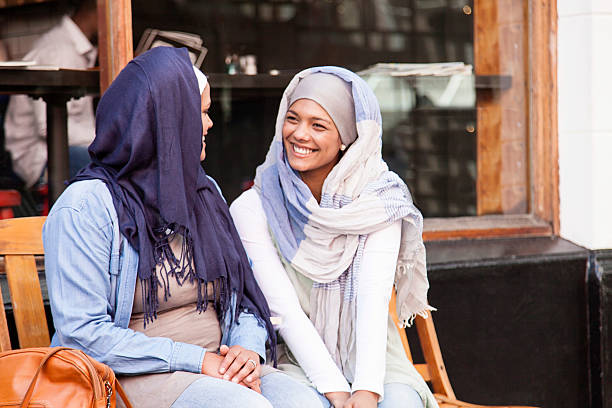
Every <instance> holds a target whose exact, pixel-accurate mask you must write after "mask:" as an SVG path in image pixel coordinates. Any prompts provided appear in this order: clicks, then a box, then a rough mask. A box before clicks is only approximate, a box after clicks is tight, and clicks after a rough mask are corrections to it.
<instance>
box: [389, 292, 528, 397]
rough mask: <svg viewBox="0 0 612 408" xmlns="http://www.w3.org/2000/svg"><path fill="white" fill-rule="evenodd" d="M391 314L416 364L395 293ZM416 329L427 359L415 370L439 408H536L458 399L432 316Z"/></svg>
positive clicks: (416, 322)
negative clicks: (431, 389) (398, 311)
mask: <svg viewBox="0 0 612 408" xmlns="http://www.w3.org/2000/svg"><path fill="white" fill-rule="evenodd" d="M389 313H391V317H392V318H393V322H394V323H395V327H397V329H398V331H399V334H400V337H401V339H402V344H403V345H404V351H405V352H406V355H407V356H408V359H409V360H410V361H413V360H412V353H411V352H410V345H409V344H408V337H407V336H406V331H405V330H404V329H403V328H401V326H400V324H399V319H398V317H397V312H396V294H395V290H393V293H392V294H391V302H389ZM415 325H416V329H417V333H418V336H419V342H420V343H421V350H422V351H423V357H424V358H425V363H423V364H414V367H415V368H416V369H417V371H418V372H419V374H421V376H422V377H423V379H425V381H426V382H429V383H431V387H432V388H433V392H434V396H435V397H436V401H438V404H439V405H440V408H534V407H519V406H506V405H504V406H495V407H494V406H489V405H476V404H469V403H467V402H463V401H459V400H458V399H457V398H456V397H455V392H454V391H453V387H452V386H451V383H450V379H449V378H448V374H447V372H446V368H445V366H444V360H443V359H442V352H441V351H440V344H439V343H438V335H437V334H436V328H435V326H434V323H433V318H432V316H431V313H429V317H428V318H427V319H423V318H422V317H421V316H417V317H416V319H415Z"/></svg>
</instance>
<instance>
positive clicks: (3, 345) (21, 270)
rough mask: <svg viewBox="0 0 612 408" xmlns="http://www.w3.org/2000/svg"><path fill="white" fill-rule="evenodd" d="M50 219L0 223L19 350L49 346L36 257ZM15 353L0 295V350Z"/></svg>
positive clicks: (0, 253)
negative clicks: (43, 232)
mask: <svg viewBox="0 0 612 408" xmlns="http://www.w3.org/2000/svg"><path fill="white" fill-rule="evenodd" d="M45 219H46V217H27V218H13V219H8V220H0V256H3V257H4V268H2V264H1V263H0V273H2V274H6V280H7V282H8V287H9V291H10V297H11V303H12V306H13V316H14V318H15V325H16V327H17V336H18V339H19V347H20V348H26V347H44V346H48V345H49V343H50V340H49V328H48V326H47V318H46V316H45V308H44V304H43V299H42V293H41V290H40V282H39V280H38V271H37V268H36V261H35V258H34V257H35V255H43V254H44V250H43V245H42V226H43V224H44V222H45ZM6 350H11V341H10V337H9V329H8V326H7V320H6V313H5V311H4V299H3V298H2V293H1V292H0V351H6Z"/></svg>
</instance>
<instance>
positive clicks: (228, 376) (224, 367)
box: [219, 344, 261, 392]
mask: <svg viewBox="0 0 612 408" xmlns="http://www.w3.org/2000/svg"><path fill="white" fill-rule="evenodd" d="M219 353H220V354H221V356H223V357H224V359H223V361H222V363H221V365H220V366H219V374H221V375H223V379H224V380H229V381H232V382H235V383H241V382H244V383H245V384H246V385H247V386H248V387H249V388H251V389H252V390H254V391H258V390H259V384H260V381H259V376H260V374H261V365H260V364H259V354H257V353H256V352H254V351H252V350H247V349H245V348H244V347H242V346H232V347H228V346H226V345H225V344H224V345H222V346H221V348H220V349H219ZM258 392H261V390H259V391H258Z"/></svg>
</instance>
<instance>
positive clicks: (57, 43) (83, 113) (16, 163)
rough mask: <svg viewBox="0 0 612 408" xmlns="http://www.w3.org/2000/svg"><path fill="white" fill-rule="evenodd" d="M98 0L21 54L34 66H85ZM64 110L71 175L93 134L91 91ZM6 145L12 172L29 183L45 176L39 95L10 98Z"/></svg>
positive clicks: (86, 0) (92, 50) (91, 52)
mask: <svg viewBox="0 0 612 408" xmlns="http://www.w3.org/2000/svg"><path fill="white" fill-rule="evenodd" d="M96 43H97V12H96V0H83V1H82V2H81V3H80V4H79V5H78V6H77V8H76V11H75V12H74V14H73V15H72V16H71V17H69V16H68V15H64V16H63V17H62V18H61V20H60V22H59V23H58V24H57V25H56V26H55V27H53V28H51V29H50V30H49V31H47V32H46V33H45V34H43V35H42V36H41V37H40V38H39V39H38V40H37V41H36V42H35V43H34V46H33V47H32V49H31V50H30V51H29V52H28V53H27V54H26V55H25V57H24V58H23V60H24V61H35V62H36V64H38V65H52V66H56V67H61V68H73V69H87V68H91V67H93V66H94V64H95V61H96V56H97V49H96V46H95V44H96ZM67 109H68V144H69V160H70V163H69V164H70V166H69V167H70V176H71V177H72V176H74V175H75V174H76V172H77V171H78V170H79V169H80V168H82V167H83V166H85V165H86V164H87V163H89V154H88V153H87V146H88V145H89V144H90V143H91V141H92V140H93V138H94V132H95V123H94V109H93V100H92V97H91V96H85V97H82V98H79V99H75V100H71V101H69V102H68V104H67ZM4 130H5V148H6V150H7V151H9V152H10V154H11V157H12V163H13V171H14V172H15V173H16V174H17V175H18V176H19V177H20V178H21V179H22V180H23V182H24V184H25V186H26V187H32V186H34V185H35V184H36V183H38V182H39V181H40V180H41V176H44V170H45V168H46V165H47V142H46V136H47V116H46V106H45V103H44V102H43V101H42V100H41V99H36V100H35V99H32V98H30V97H29V96H27V95H13V96H11V98H10V101H9V104H8V108H7V111H6V116H5V120H4Z"/></svg>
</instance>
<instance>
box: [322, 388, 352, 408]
mask: <svg viewBox="0 0 612 408" xmlns="http://www.w3.org/2000/svg"><path fill="white" fill-rule="evenodd" d="M350 397H351V394H350V393H348V392H344V391H333V392H326V393H325V398H327V399H328V400H329V402H330V404H331V405H332V407H333V408H342V407H343V406H344V403H345V402H346V401H347V400H348V399H349V398H350Z"/></svg>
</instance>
